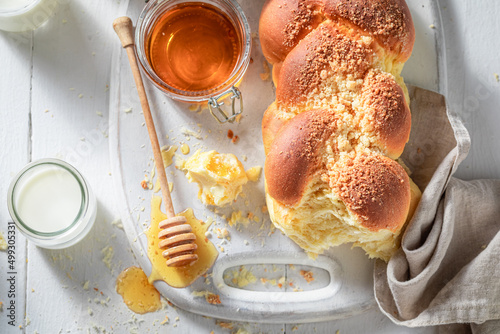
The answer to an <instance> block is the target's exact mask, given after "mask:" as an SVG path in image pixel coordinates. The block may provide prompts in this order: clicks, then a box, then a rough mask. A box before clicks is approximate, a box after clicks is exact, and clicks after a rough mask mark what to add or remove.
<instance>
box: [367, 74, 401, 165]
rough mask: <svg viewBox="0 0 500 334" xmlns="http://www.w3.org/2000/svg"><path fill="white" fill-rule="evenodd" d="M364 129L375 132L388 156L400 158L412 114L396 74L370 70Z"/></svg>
mask: <svg viewBox="0 0 500 334" xmlns="http://www.w3.org/2000/svg"><path fill="white" fill-rule="evenodd" d="M361 101H362V103H363V109H364V110H365V112H364V113H362V112H359V113H358V114H359V115H360V117H363V120H362V121H361V122H362V124H363V128H364V131H366V132H373V133H374V134H375V135H376V136H377V137H378V141H379V142H380V145H381V146H382V147H383V150H384V152H385V154H387V156H389V157H391V158H393V159H396V158H398V157H399V156H400V155H401V153H403V150H404V147H405V145H406V143H407V142H408V139H409V138H410V130H411V113H410V108H408V105H407V104H406V102H405V97H404V92H403V89H402V88H401V87H400V86H399V85H398V84H397V82H396V81H394V78H393V77H392V75H390V74H387V73H383V72H378V71H370V73H368V75H367V76H366V77H365V79H364V82H363V88H362V93H361Z"/></svg>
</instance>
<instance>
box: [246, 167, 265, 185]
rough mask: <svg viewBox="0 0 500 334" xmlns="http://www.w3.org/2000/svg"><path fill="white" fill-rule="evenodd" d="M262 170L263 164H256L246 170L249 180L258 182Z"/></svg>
mask: <svg viewBox="0 0 500 334" xmlns="http://www.w3.org/2000/svg"><path fill="white" fill-rule="evenodd" d="M261 172H262V167H261V166H255V167H252V168H250V169H248V170H247V171H246V173H247V177H248V180H249V181H252V182H257V181H258V180H259V177H260V174H261Z"/></svg>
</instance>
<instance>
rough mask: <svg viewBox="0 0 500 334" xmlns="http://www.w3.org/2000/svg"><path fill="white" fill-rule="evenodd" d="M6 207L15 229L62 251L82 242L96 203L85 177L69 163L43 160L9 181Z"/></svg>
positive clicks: (45, 245)
mask: <svg viewBox="0 0 500 334" xmlns="http://www.w3.org/2000/svg"><path fill="white" fill-rule="evenodd" d="M7 202H8V203H7V204H8V207H9V212H10V215H11V217H12V219H13V220H14V222H15V224H16V226H17V228H18V229H19V230H20V231H21V232H22V233H23V234H24V235H25V236H26V237H27V238H28V239H29V240H31V241H32V242H33V243H35V244H36V245H37V246H40V247H43V248H51V249H58V248H65V247H69V246H72V245H74V244H76V243H77V242H78V241H80V240H81V239H83V237H85V235H86V234H87V233H88V232H89V230H90V229H91V228H92V225H93V224H94V221H95V218H96V211H97V204H96V198H95V196H94V194H93V192H92V189H91V188H90V187H89V186H88V184H87V182H86V181H85V178H84V177H83V176H82V175H81V174H80V173H79V172H78V171H77V170H76V169H75V168H74V167H73V166H71V165H69V164H68V163H66V162H64V161H62V160H57V159H42V160H38V161H35V162H32V163H30V164H29V165H27V166H26V167H24V168H23V169H22V170H21V171H20V172H19V173H18V174H17V176H16V177H15V178H14V180H13V181H12V183H11V185H10V187H9V192H8V197H7Z"/></svg>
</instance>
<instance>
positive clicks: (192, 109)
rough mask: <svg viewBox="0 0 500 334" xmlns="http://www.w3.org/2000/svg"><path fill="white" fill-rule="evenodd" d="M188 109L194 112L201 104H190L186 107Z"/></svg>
mask: <svg viewBox="0 0 500 334" xmlns="http://www.w3.org/2000/svg"><path fill="white" fill-rule="evenodd" d="M188 109H189V111H193V112H196V111H199V110H200V109H201V105H199V104H191V105H190V106H189V107H188Z"/></svg>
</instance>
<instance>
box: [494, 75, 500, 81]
mask: <svg viewBox="0 0 500 334" xmlns="http://www.w3.org/2000/svg"><path fill="white" fill-rule="evenodd" d="M493 75H494V76H495V80H496V81H497V82H499V81H500V76H499V75H498V73H493Z"/></svg>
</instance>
